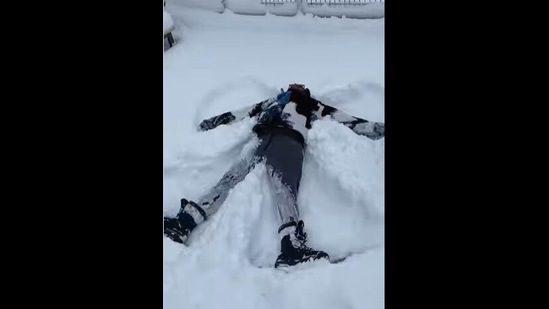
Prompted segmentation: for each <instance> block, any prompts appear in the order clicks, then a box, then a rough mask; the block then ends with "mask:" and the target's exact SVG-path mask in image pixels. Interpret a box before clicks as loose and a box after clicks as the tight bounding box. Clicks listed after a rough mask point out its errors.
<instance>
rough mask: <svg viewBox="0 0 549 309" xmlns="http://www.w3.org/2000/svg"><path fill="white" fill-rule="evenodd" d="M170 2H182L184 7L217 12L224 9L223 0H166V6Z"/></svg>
mask: <svg viewBox="0 0 549 309" xmlns="http://www.w3.org/2000/svg"><path fill="white" fill-rule="evenodd" d="M170 2H174V3H177V4H182V5H183V6H185V7H189V8H193V9H203V10H208V11H214V12H217V13H223V11H225V6H224V5H223V0H167V6H169V5H170Z"/></svg>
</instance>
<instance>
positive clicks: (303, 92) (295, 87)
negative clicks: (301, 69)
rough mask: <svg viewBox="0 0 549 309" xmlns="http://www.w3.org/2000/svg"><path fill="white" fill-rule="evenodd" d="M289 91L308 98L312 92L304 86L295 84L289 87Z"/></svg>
mask: <svg viewBox="0 0 549 309" xmlns="http://www.w3.org/2000/svg"><path fill="white" fill-rule="evenodd" d="M288 90H289V91H292V92H297V93H298V94H301V95H304V96H306V97H311V92H310V91H309V89H308V88H305V85H304V84H298V83H293V84H290V85H289V86H288Z"/></svg>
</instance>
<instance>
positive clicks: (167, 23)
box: [163, 10, 174, 34]
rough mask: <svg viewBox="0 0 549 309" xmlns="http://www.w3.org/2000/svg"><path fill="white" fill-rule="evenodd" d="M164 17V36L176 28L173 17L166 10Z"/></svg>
mask: <svg viewBox="0 0 549 309" xmlns="http://www.w3.org/2000/svg"><path fill="white" fill-rule="evenodd" d="M163 15H164V17H163V19H164V20H163V21H164V34H166V33H168V32H170V31H172V30H173V27H174V23H173V19H172V16H171V15H170V13H168V12H166V10H164V13H163Z"/></svg>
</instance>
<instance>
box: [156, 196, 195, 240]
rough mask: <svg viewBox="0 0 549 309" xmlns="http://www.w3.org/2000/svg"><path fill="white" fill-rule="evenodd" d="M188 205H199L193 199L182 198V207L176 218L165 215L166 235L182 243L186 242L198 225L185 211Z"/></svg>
mask: <svg viewBox="0 0 549 309" xmlns="http://www.w3.org/2000/svg"><path fill="white" fill-rule="evenodd" d="M187 205H191V206H193V207H198V205H196V203H194V202H193V201H187V200H186V199H181V208H180V209H179V212H178V213H177V215H176V216H175V218H167V217H164V235H166V236H167V237H168V238H170V239H171V240H173V241H175V242H178V243H181V244H185V243H186V241H187V238H188V237H189V234H190V233H191V231H192V230H193V229H194V228H195V227H196V226H197V224H196V221H195V219H194V218H193V217H192V216H191V215H190V214H189V213H188V212H187V211H185V206H187ZM195 205H196V206H195Z"/></svg>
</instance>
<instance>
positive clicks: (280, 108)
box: [164, 84, 385, 267]
mask: <svg viewBox="0 0 549 309" xmlns="http://www.w3.org/2000/svg"><path fill="white" fill-rule="evenodd" d="M328 115H329V116H331V117H332V118H333V119H334V120H335V121H338V122H340V123H342V124H343V125H345V126H347V127H348V128H350V129H351V130H353V132H355V133H356V134H359V135H364V136H366V137H368V138H370V139H373V140H377V139H380V138H382V137H384V134H385V126H384V124H383V123H379V122H370V121H368V120H364V119H360V118H357V117H353V116H350V115H348V114H346V113H344V112H342V111H340V110H338V109H336V108H333V107H331V106H329V105H326V104H323V103H322V102H320V101H318V100H315V99H314V98H312V97H311V93H310V91H309V89H307V88H305V86H304V85H301V84H291V85H290V86H289V87H288V89H287V90H286V91H285V92H284V91H283V92H282V93H280V94H279V95H278V96H276V97H273V98H270V99H267V100H265V101H263V102H260V103H257V104H254V105H252V106H250V107H247V108H243V109H239V110H237V111H232V112H226V113H223V114H221V115H218V116H215V117H212V118H209V119H206V120H204V121H202V122H201V123H200V129H201V130H202V131H206V130H211V129H214V128H216V127H217V126H219V125H222V124H231V123H234V122H236V121H240V120H242V119H245V118H246V117H255V118H256V119H257V124H256V125H255V126H254V128H253V131H254V132H255V133H256V134H257V136H258V138H259V140H260V144H259V146H258V147H257V149H256V150H255V154H254V156H253V157H252V158H251V159H242V160H241V161H240V162H238V163H237V164H235V165H234V166H233V167H231V168H230V170H229V171H228V172H226V173H225V175H224V176H223V177H222V178H221V179H220V180H219V182H218V183H217V184H216V185H215V186H214V187H213V188H211V189H210V191H209V192H207V193H206V194H204V195H203V196H202V197H201V198H200V199H199V201H198V202H197V203H195V202H193V201H189V200H186V199H184V198H183V199H181V209H180V210H179V212H178V214H177V215H176V217H175V218H164V234H165V235H166V236H168V237H169V238H170V239H172V240H173V241H176V242H179V243H183V244H184V243H185V242H186V240H187V238H188V236H189V234H190V233H191V231H192V230H193V229H194V228H196V226H197V225H199V224H200V223H202V222H204V221H205V220H206V219H207V218H208V217H210V216H212V215H213V214H214V213H215V212H216V211H217V210H218V209H219V208H220V206H221V205H222V203H223V202H224V201H225V199H226V198H227V196H228V194H229V191H230V189H232V188H233V187H234V186H235V185H236V184H237V183H239V182H240V181H242V180H244V178H245V177H246V175H247V174H248V173H249V172H250V171H251V170H252V169H253V168H254V166H255V165H256V164H257V163H258V162H260V161H264V162H265V166H266V167H267V171H268V174H269V176H270V177H269V180H270V185H271V191H272V193H273V197H274V201H275V203H276V205H277V208H278V218H279V223H280V224H281V225H280V227H279V229H278V233H279V236H280V239H281V253H280V255H279V256H278V258H277V260H276V263H275V267H279V266H291V265H295V264H297V263H302V262H306V261H310V260H317V259H320V258H325V259H329V257H328V254H326V252H323V251H317V250H313V249H311V248H309V247H307V246H306V245H305V241H306V233H304V232H303V227H304V223H303V221H302V220H299V209H298V205H297V195H298V192H299V183H300V181H301V172H302V167H303V154H304V149H305V146H306V142H305V141H306V139H307V132H308V130H309V129H310V128H311V123H312V122H313V121H315V120H317V119H319V118H322V117H324V116H328Z"/></svg>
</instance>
